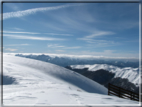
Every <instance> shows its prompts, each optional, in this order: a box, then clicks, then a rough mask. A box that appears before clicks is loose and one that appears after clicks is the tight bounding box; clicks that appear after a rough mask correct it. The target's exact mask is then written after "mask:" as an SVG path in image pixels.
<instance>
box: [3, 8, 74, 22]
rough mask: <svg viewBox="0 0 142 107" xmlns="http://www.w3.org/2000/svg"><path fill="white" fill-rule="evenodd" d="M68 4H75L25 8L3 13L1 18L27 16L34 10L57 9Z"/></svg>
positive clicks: (33, 12) (34, 11)
mask: <svg viewBox="0 0 142 107" xmlns="http://www.w3.org/2000/svg"><path fill="white" fill-rule="evenodd" d="M70 6H76V5H62V6H54V7H42V8H33V9H27V10H24V11H17V12H8V13H3V20H5V19H9V18H12V17H22V16H27V15H30V14H35V13H36V12H42V11H51V10H57V9H61V8H66V7H70Z"/></svg>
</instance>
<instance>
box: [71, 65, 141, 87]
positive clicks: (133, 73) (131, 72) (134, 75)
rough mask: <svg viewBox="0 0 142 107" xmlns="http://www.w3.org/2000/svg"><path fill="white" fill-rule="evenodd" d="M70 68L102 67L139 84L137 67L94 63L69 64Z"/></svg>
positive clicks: (93, 68)
mask: <svg viewBox="0 0 142 107" xmlns="http://www.w3.org/2000/svg"><path fill="white" fill-rule="evenodd" d="M70 67H71V68H72V69H84V68H88V71H93V72H95V71H97V70H100V69H104V70H106V71H109V72H112V73H115V78H116V77H121V78H127V79H128V80H129V81H130V82H132V83H134V84H135V85H136V86H138V85H139V68H131V67H125V68H119V67H116V66H112V65H107V64H94V65H70Z"/></svg>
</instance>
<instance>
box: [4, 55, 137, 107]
mask: <svg viewBox="0 0 142 107" xmlns="http://www.w3.org/2000/svg"><path fill="white" fill-rule="evenodd" d="M3 74H4V75H5V76H9V77H13V78H15V79H16V80H15V82H14V83H12V84H9V85H4V86H3V104H4V105H31V106H34V105H90V104H92V105H95V104H113V105H118V104H120V103H121V104H138V102H136V101H131V100H126V99H121V98H118V97H115V96H108V95H107V89H106V88H105V87H104V86H101V85H99V84H98V83H96V82H94V81H92V80H90V79H88V78H86V77H84V76H82V75H80V74H78V73H75V72H73V71H71V70H68V69H65V68H63V67H60V66H57V65H54V64H50V63H46V62H42V61H37V60H33V59H27V58H20V57H16V56H10V55H4V60H3Z"/></svg>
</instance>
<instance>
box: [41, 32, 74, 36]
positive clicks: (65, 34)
mask: <svg viewBox="0 0 142 107" xmlns="http://www.w3.org/2000/svg"><path fill="white" fill-rule="evenodd" d="M43 34H48V35H61V36H73V35H71V34H60V33H59V34H58V33H43Z"/></svg>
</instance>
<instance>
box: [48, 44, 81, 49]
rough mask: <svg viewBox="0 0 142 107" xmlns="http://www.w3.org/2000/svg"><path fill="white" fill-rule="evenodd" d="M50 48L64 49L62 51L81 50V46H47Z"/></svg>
mask: <svg viewBox="0 0 142 107" xmlns="http://www.w3.org/2000/svg"><path fill="white" fill-rule="evenodd" d="M47 47H48V48H62V49H79V48H81V47H80V46H75V47H67V46H62V45H58V44H51V45H47Z"/></svg>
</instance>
